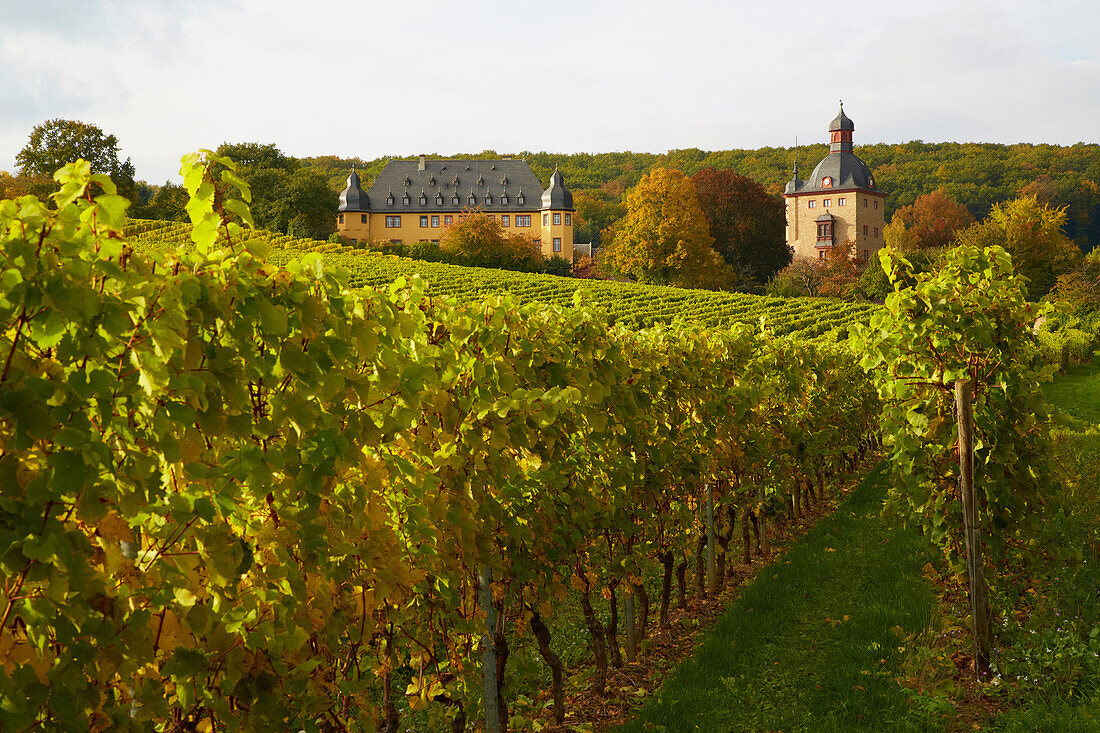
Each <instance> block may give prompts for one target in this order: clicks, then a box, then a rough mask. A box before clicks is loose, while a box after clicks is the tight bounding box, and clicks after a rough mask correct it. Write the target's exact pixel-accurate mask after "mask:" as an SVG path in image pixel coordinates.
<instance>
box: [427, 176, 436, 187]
mask: <svg viewBox="0 0 1100 733" xmlns="http://www.w3.org/2000/svg"><path fill="white" fill-rule="evenodd" d="M428 185H429V186H434V185H435V176H428Z"/></svg>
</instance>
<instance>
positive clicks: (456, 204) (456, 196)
mask: <svg viewBox="0 0 1100 733" xmlns="http://www.w3.org/2000/svg"><path fill="white" fill-rule="evenodd" d="M451 203H452V204H454V205H455V206H458V194H455V195H454V196H452V197H451Z"/></svg>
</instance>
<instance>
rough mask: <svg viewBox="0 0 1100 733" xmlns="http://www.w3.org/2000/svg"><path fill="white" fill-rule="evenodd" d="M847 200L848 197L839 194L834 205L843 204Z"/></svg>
mask: <svg viewBox="0 0 1100 733" xmlns="http://www.w3.org/2000/svg"><path fill="white" fill-rule="evenodd" d="M847 201H848V199H846V198H844V197H843V196H841V197H839V198H837V200H836V205H837V206H843V205H844V204H845V203H847Z"/></svg>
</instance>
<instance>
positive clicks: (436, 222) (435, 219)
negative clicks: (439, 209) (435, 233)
mask: <svg viewBox="0 0 1100 733" xmlns="http://www.w3.org/2000/svg"><path fill="white" fill-rule="evenodd" d="M432 226H433V227H437V226H439V214H436V215H435V216H433V217H432Z"/></svg>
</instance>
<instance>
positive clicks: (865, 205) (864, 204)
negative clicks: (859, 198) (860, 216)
mask: <svg viewBox="0 0 1100 733" xmlns="http://www.w3.org/2000/svg"><path fill="white" fill-rule="evenodd" d="M863 208H867V197H866V196H864V197H863Z"/></svg>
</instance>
